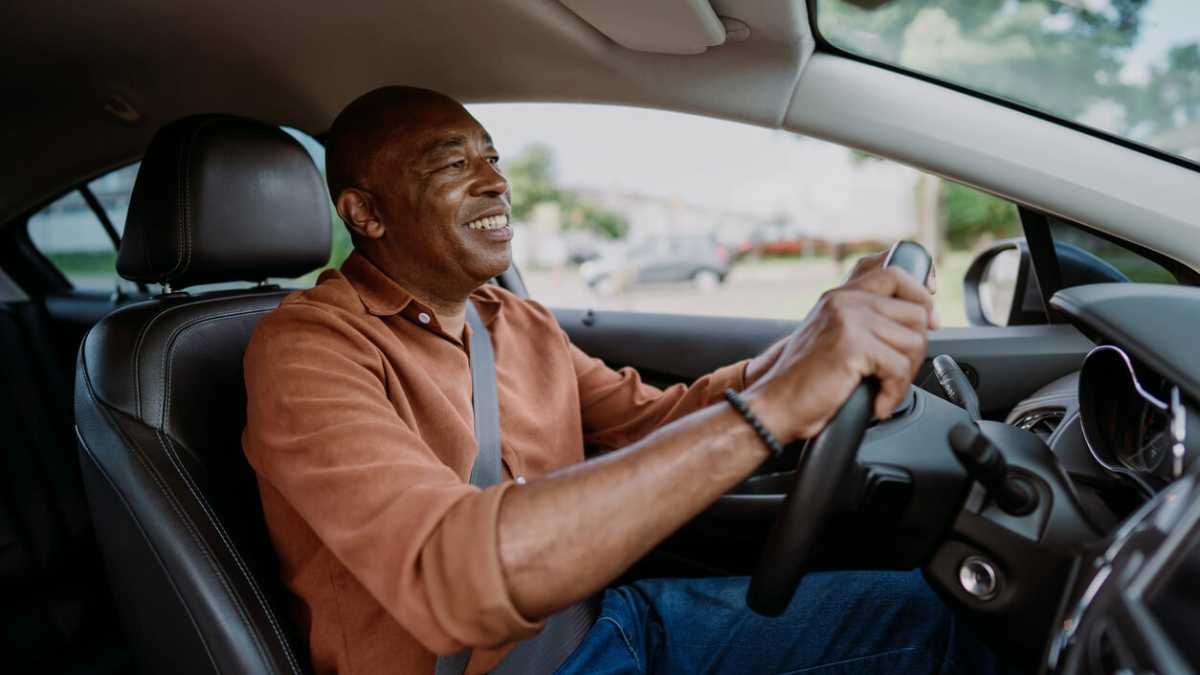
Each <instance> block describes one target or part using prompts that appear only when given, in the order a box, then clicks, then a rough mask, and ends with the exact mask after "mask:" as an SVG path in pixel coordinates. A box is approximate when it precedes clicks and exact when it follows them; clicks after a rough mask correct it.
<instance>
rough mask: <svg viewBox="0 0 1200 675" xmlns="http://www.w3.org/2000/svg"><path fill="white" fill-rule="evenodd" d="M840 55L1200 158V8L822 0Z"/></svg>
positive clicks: (824, 23)
mask: <svg viewBox="0 0 1200 675" xmlns="http://www.w3.org/2000/svg"><path fill="white" fill-rule="evenodd" d="M817 27H818V29H819V30H820V33H821V35H822V36H823V37H824V38H825V39H826V40H828V41H829V42H830V43H831V44H833V45H834V46H835V47H838V48H841V49H844V50H846V51H849V52H853V53H855V54H858V55H861V56H866V57H869V58H872V59H876V60H879V61H883V62H886V63H890V64H894V65H898V66H902V67H904V68H909V69H912V70H915V71H919V72H922V73H925V74H928V75H932V76H934V77H937V78H940V79H943V80H947V81H949V82H953V83H955V84H958V85H962V86H966V87H970V88H972V89H975V90H978V91H982V92H986V93H989V94H994V95H997V96H1001V97H1004V98H1008V99H1011V100H1014V101H1017V102H1019V103H1023V104H1026V105H1029V106H1032V107H1034V108H1039V109H1041V110H1043V111H1046V112H1049V113H1052V114H1054V115H1057V116H1059V117H1063V118H1066V119H1069V120H1074V121H1075V122H1078V123H1080V124H1084V125H1087V126H1090V127H1094V128H1096V129H1100V130H1102V131H1106V132H1109V133H1112V134H1116V135H1119V136H1123V137H1125V138H1128V139H1130V140H1133V141H1137V142H1139V143H1143V144H1146V145H1150V146H1153V147H1155V148H1158V149H1160V150H1164V151H1166V152H1170V153H1173V154H1175V155H1179V156H1181V157H1186V158H1188V159H1191V160H1193V161H1198V160H1200V2H1197V1H1196V0H971V1H970V2H964V1H962V0H893V1H892V2H890V3H887V4H885V5H884V6H883V7H881V8H879V9H876V10H863V9H859V8H857V7H854V6H852V5H849V4H847V3H845V2H842V0H818V8H817Z"/></svg>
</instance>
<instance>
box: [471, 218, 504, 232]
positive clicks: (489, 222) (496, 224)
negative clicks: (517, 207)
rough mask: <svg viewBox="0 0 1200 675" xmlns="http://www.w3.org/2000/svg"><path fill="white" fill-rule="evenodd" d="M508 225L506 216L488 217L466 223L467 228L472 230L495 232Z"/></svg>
mask: <svg viewBox="0 0 1200 675" xmlns="http://www.w3.org/2000/svg"><path fill="white" fill-rule="evenodd" d="M507 224H508V216H488V217H487V218H480V219H479V220H476V221H473V222H470V223H467V228H468V229H472V230H496V229H499V228H501V227H504V226H505V225H507Z"/></svg>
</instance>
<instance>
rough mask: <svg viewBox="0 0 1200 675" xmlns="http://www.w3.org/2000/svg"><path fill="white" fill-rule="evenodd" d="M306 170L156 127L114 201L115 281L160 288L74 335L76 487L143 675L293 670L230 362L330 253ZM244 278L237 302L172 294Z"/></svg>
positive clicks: (286, 142) (215, 134) (301, 655)
mask: <svg viewBox="0 0 1200 675" xmlns="http://www.w3.org/2000/svg"><path fill="white" fill-rule="evenodd" d="M326 194H327V193H326V191H325V187H324V183H323V181H322V178H321V175H320V173H319V172H318V171H317V168H316V167H315V166H314V164H313V162H312V160H311V159H310V158H309V156H308V154H307V152H305V150H304V149H303V148H302V147H301V146H300V144H299V143H298V142H297V141H296V140H295V139H293V138H292V137H290V136H289V135H288V134H287V133H285V132H284V131H282V130H281V129H279V128H278V127H275V126H272V125H269V124H265V123H262V122H258V121H254V120H249V119H244V118H238V117H230V116H224V115H202V116H193V117H188V118H184V119H182V120H179V121H177V122H173V123H171V124H168V125H167V126H165V127H163V128H162V129H161V130H160V131H159V132H158V133H157V134H156V135H155V136H154V139H153V140H152V141H151V143H150V146H149V148H148V149H147V151H146V155H145V158H144V159H143V162H142V166H141V169H140V171H139V174H138V177H137V182H136V183H135V186H134V190H133V195H132V197H131V202H130V207H129V215H128V219H127V222H126V226H125V234H124V238H123V240H122V242H121V247H120V251H119V253H118V258H117V271H118V272H119V273H120V274H121V276H123V277H125V278H126V279H130V280H133V281H138V282H144V283H156V284H162V286H163V289H164V293H163V294H162V295H158V296H155V297H154V298H153V299H151V300H149V301H147V302H144V303H140V304H137V305H131V306H128V307H125V308H122V309H120V310H117V311H116V312H113V313H112V314H110V315H109V316H107V317H106V318H104V319H103V320H101V321H100V322H99V323H98V324H97V325H96V326H95V327H94V328H93V329H92V330H91V331H90V332H89V333H88V334H87V336H86V337H85V338H84V341H83V344H82V345H81V347H80V352H79V361H78V367H77V370H76V390H75V391H76V394H75V416H76V430H77V434H78V440H79V447H80V457H81V462H82V467H83V469H82V470H83V480H84V485H85V488H86V492H87V497H88V502H89V505H90V508H91V512H92V517H93V521H94V524H95V529H96V533H97V537H98V539H99V545H100V549H101V553H102V556H103V559H104V563H105V567H106V568H107V574H108V578H109V582H110V584H111V586H112V589H113V592H114V595H115V597H116V601H117V604H118V607H119V610H120V613H121V617H122V622H123V623H124V626H125V629H126V632H127V634H128V637H129V641H130V645H131V648H132V650H133V653H134V658H135V661H136V662H137V665H138V667H139V669H140V670H142V671H143V672H147V673H173V674H178V675H189V674H201V673H203V674H212V673H222V674H230V673H245V674H247V675H248V674H250V673H254V674H263V673H288V674H293V675H296V674H300V673H308V672H310V667H309V664H308V660H309V658H308V649H307V646H306V644H305V642H304V640H303V638H302V636H300V635H298V634H297V631H296V629H295V626H294V625H293V622H292V619H291V615H290V613H289V611H288V601H289V600H288V595H287V593H286V591H285V589H284V588H283V587H282V584H281V583H280V581H279V576H278V562H277V560H276V558H275V554H274V550H273V548H272V546H271V542H270V539H269V537H268V533H267V530H266V527H265V525H264V522H263V516H262V507H261V504H260V502H259V496H258V490H257V486H256V483H255V477H254V472H253V470H252V469H251V468H250V467H249V465H248V464H247V463H246V460H245V458H244V456H243V454H242V447H241V432H242V428H243V427H244V426H245V423H246V394H245V388H244V384H243V380H242V358H243V355H244V352H245V348H246V344H247V343H248V341H249V339H250V335H251V333H252V332H253V331H254V328H255V326H256V324H257V323H258V320H259V318H261V317H262V316H263V315H264V314H266V313H267V312H269V311H271V310H272V309H274V308H275V307H276V306H278V304H279V302H280V300H282V298H283V297H284V295H286V293H285V292H284V291H281V290H279V289H278V287H275V286H267V285H266V284H265V280H267V279H268V278H271V277H287V278H291V277H296V276H299V275H301V274H304V273H306V272H309V271H311V270H313V269H315V268H318V267H320V266H323V265H324V264H325V263H326V262H327V261H328V258H329V248H330V235H331V227H330V212H329V205H328V199H327V196H326ZM235 281H249V282H255V283H258V285H257V286H254V285H252V284H250V285H247V287H244V288H240V289H237V290H228V289H226V290H215V291H208V292H202V293H194V294H191V293H188V292H185V291H183V290H182V289H185V288H190V287H194V286H197V285H201V284H210V283H218V282H226V283H228V282H235Z"/></svg>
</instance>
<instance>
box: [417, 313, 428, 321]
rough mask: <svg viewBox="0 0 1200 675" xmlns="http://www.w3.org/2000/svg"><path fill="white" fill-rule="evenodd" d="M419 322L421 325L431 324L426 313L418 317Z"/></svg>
mask: <svg viewBox="0 0 1200 675" xmlns="http://www.w3.org/2000/svg"><path fill="white" fill-rule="evenodd" d="M417 321H420V322H421V323H429V315H428V314H426V313H425V312H421V313H420V314H418V315H417Z"/></svg>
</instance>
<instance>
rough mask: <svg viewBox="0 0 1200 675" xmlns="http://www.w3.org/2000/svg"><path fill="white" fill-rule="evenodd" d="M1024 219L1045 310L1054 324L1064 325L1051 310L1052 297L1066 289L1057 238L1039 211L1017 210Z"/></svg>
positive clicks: (1027, 242) (1047, 317) (1058, 316)
mask: <svg viewBox="0 0 1200 675" xmlns="http://www.w3.org/2000/svg"><path fill="white" fill-rule="evenodd" d="M1017 213H1018V214H1020V216H1021V229H1022V230H1023V231H1024V232H1025V244H1026V245H1027V246H1028V247H1029V257H1030V258H1031V259H1032V261H1033V274H1034V276H1036V277H1037V282H1038V288H1039V289H1040V290H1041V295H1042V309H1043V310H1045V312H1046V319H1047V320H1048V321H1049V322H1050V323H1063V317H1062V315H1060V314H1059V313H1058V312H1057V311H1055V310H1054V309H1053V308H1051V307H1050V298H1051V297H1052V296H1053V295H1054V294H1055V293H1057V292H1058V291H1059V290H1061V289H1062V287H1063V280H1062V269H1061V268H1060V267H1059V266H1058V253H1056V252H1055V250H1054V238H1053V237H1051V236H1050V221H1048V220H1047V219H1046V216H1045V215H1044V214H1042V213H1040V212H1038V211H1033V210H1031V209H1027V208H1025V207H1023V206H1018V207H1017Z"/></svg>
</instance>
